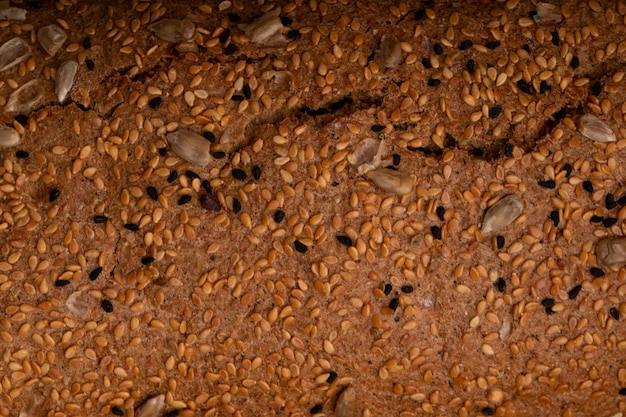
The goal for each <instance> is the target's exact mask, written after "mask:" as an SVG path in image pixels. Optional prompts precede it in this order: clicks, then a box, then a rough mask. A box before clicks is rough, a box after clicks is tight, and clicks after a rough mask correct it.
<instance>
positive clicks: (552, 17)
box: [535, 3, 561, 23]
mask: <svg viewBox="0 0 626 417" xmlns="http://www.w3.org/2000/svg"><path fill="white" fill-rule="evenodd" d="M560 21H561V8H560V7H559V6H557V5H555V4H550V3H537V14H536V15H535V22H536V23H559V22H560Z"/></svg>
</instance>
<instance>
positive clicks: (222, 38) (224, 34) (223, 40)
mask: <svg viewBox="0 0 626 417" xmlns="http://www.w3.org/2000/svg"><path fill="white" fill-rule="evenodd" d="M228 38H230V29H228V28H226V29H225V30H224V31H223V32H222V33H220V37H219V39H220V43H226V41H227V40H228Z"/></svg>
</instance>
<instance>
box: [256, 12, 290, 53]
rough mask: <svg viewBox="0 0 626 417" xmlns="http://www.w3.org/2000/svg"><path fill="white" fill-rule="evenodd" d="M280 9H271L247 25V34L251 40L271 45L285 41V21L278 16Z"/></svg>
mask: <svg viewBox="0 0 626 417" xmlns="http://www.w3.org/2000/svg"><path fill="white" fill-rule="evenodd" d="M279 11H280V9H274V10H272V11H269V12H267V13H265V14H263V15H261V16H260V17H259V18H257V19H256V20H255V21H254V22H252V23H250V24H249V25H248V27H246V36H247V37H248V38H250V41H251V42H254V43H258V44H263V45H271V44H274V43H277V42H281V41H283V40H284V39H285V38H284V37H283V35H282V31H283V23H282V22H281V20H280V17H278V15H277V12H279Z"/></svg>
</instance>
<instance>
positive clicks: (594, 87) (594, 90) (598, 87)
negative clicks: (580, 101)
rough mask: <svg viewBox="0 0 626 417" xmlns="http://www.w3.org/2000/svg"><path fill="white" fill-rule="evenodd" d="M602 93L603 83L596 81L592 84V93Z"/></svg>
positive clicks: (596, 94) (597, 94)
mask: <svg viewBox="0 0 626 417" xmlns="http://www.w3.org/2000/svg"><path fill="white" fill-rule="evenodd" d="M601 93H602V84H601V83H600V81H596V82H595V83H593V85H592V86H591V94H593V95H594V96H599V95H600V94H601Z"/></svg>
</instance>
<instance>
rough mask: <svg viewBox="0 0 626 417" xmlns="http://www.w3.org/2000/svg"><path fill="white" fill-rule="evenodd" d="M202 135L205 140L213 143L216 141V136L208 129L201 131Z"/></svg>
mask: <svg viewBox="0 0 626 417" xmlns="http://www.w3.org/2000/svg"><path fill="white" fill-rule="evenodd" d="M202 137H204V138H205V139H206V140H208V141H209V142H211V143H215V141H216V137H215V135H214V134H213V132H209V131H208V130H207V131H205V132H202Z"/></svg>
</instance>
